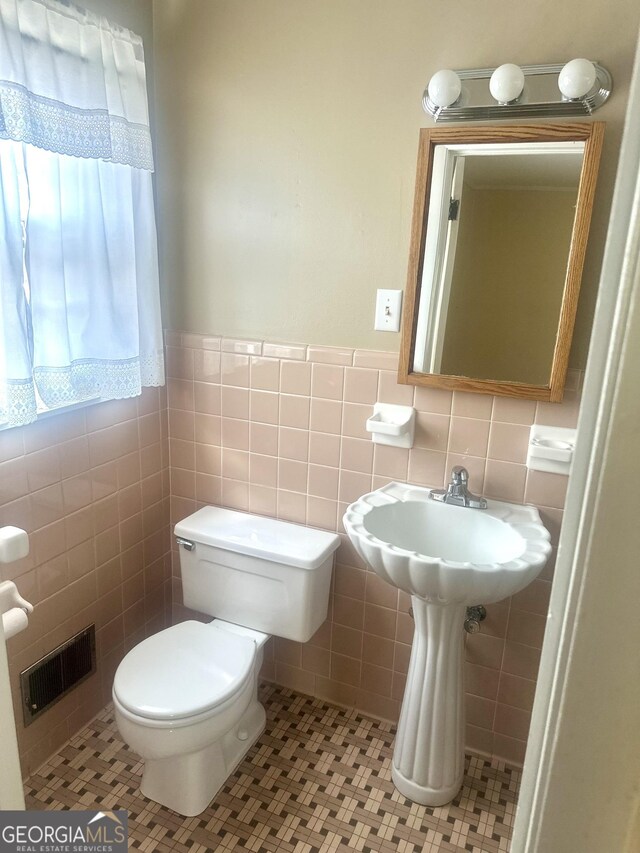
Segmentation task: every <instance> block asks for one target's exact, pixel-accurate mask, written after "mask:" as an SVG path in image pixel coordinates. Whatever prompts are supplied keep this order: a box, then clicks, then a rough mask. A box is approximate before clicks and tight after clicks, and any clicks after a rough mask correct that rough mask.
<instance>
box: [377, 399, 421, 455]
mask: <svg viewBox="0 0 640 853" xmlns="http://www.w3.org/2000/svg"><path fill="white" fill-rule="evenodd" d="M415 430H416V410H415V409H414V408H413V406H394V405H392V404H391V403H375V404H374V406H373V415H372V416H371V417H370V418H369V419H368V420H367V432H370V433H371V437H372V438H373V441H374V443H375V444H388V445H391V446H392V447H413V437H414V434H415Z"/></svg>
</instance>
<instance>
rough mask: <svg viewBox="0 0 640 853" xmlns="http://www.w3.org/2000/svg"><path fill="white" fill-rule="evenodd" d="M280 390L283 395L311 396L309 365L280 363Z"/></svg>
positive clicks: (306, 363)
mask: <svg viewBox="0 0 640 853" xmlns="http://www.w3.org/2000/svg"><path fill="white" fill-rule="evenodd" d="M280 390H281V391H282V393H283V394H302V395H303V396H309V395H310V394H311V364H310V363H309V362H297V361H281V362H280Z"/></svg>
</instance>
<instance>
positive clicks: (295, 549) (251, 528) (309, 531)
mask: <svg viewBox="0 0 640 853" xmlns="http://www.w3.org/2000/svg"><path fill="white" fill-rule="evenodd" d="M174 532H175V535H176V537H177V539H178V547H179V550H180V568H181V572H182V589H183V598H184V604H185V606H186V607H190V608H191V609H193V610H198V611H200V612H201V613H207V614H209V615H210V616H214V617H216V618H218V619H224V620H225V621H227V622H234V623H235V624H236V625H244V626H245V627H247V628H253V629H255V630H257V631H263V632H265V633H267V634H273V635H275V636H278V637H286V638H287V639H289V640H297V641H298V642H301V643H304V642H306V641H307V640H308V639H310V638H311V637H312V636H313V634H314V633H315V632H316V631H317V630H318V628H319V627H320V625H322V623H323V622H324V621H325V619H326V618H327V609H328V606H329V586H330V584H331V569H332V566H333V555H334V552H335V550H336V548H337V547H338V545H339V544H340V538H339V536H338V535H337V534H335V533H328V532H327V531H324V530H315V529H314V528H311V527H302V526H301V525H299V524H290V523H289V522H286V521H278V520H276V519H273V518H265V517H263V516H259V515H251V514H249V513H244V512H235V511H233V510H229V509H222V508H220V507H212V506H206V507H203V508H202V509H199V510H198V511H197V512H194V513H193V515H190V516H188V517H187V518H185V519H184V520H183V521H180V522H178V524H176V526H175V530H174Z"/></svg>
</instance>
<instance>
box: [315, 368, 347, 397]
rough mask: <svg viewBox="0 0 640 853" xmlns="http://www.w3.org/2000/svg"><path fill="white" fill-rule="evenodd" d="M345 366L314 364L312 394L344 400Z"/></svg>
mask: <svg viewBox="0 0 640 853" xmlns="http://www.w3.org/2000/svg"><path fill="white" fill-rule="evenodd" d="M343 388H344V367H338V366H336V365H333V364H314V365H313V366H312V370H311V394H312V395H313V396H314V397H322V398H325V399H328V400H342V396H343Z"/></svg>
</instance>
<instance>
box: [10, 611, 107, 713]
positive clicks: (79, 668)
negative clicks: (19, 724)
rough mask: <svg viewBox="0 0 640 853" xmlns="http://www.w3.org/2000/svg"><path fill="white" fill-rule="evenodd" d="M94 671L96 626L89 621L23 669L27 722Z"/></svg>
mask: <svg viewBox="0 0 640 853" xmlns="http://www.w3.org/2000/svg"><path fill="white" fill-rule="evenodd" d="M95 671H96V626H95V625H89V627H88V628H85V629H84V630H82V631H80V632H79V633H78V634H76V635H75V636H73V637H71V639H70V640H67V641H66V642H64V643H62V645H60V646H58V647H57V648H56V649H54V650H53V651H51V652H49V654H47V655H45V656H44V657H43V658H40V660H39V661H36V662H35V663H34V664H32V665H31V666H30V667H28V668H27V669H25V670H23V671H22V672H21V673H20V690H21V693H22V708H23V711H24V724H25V726H28V725H29V724H30V723H32V722H33V721H34V720H35V719H36V718H37V717H39V716H40V714H42V712H43V711H46V710H47V708H50V707H51V706H52V705H53V704H55V703H56V702H57V701H58V700H59V699H61V698H62V697H63V696H64V695H65V694H66V693H68V692H69V691H70V690H72V689H73V688H74V687H77V686H78V684H80V683H81V682H82V681H84V680H85V678H88V677H89V676H90V675H92V673H94V672H95Z"/></svg>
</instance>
